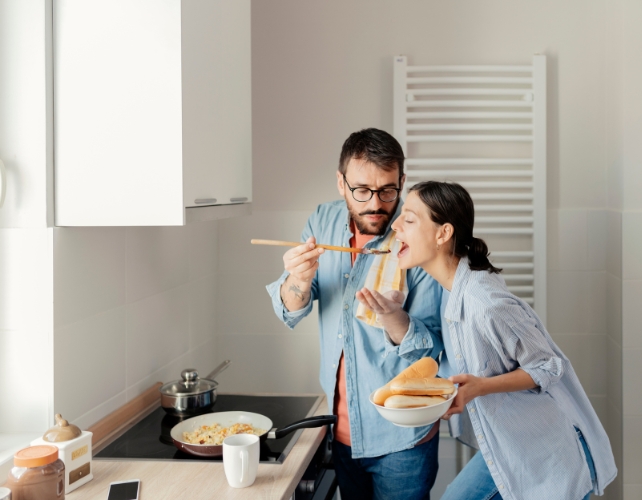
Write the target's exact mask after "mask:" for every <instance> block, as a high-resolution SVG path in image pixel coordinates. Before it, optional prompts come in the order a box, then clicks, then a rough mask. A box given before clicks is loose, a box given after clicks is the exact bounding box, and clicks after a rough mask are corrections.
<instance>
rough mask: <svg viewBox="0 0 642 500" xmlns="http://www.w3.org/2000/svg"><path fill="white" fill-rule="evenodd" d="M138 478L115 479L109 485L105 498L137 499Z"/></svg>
mask: <svg viewBox="0 0 642 500" xmlns="http://www.w3.org/2000/svg"><path fill="white" fill-rule="evenodd" d="M139 494H140V479H130V480H129V481H115V482H113V483H111V484H110V485H109V495H108V496H107V500H139Z"/></svg>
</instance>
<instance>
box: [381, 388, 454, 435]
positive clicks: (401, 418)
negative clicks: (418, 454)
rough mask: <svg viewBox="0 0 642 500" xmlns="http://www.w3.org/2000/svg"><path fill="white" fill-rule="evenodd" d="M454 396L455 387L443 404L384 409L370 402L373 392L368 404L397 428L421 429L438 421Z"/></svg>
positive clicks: (451, 402)
mask: <svg viewBox="0 0 642 500" xmlns="http://www.w3.org/2000/svg"><path fill="white" fill-rule="evenodd" d="M375 392H376V391H375ZM456 395H457V387H455V392H454V393H452V394H449V395H448V399H444V402H443V403H438V404H436V405H432V406H422V407H420V408H386V407H385V406H380V405H378V404H376V403H375V402H374V401H373V400H372V396H374V392H373V393H372V394H370V402H371V403H372V404H373V406H374V407H375V408H376V409H377V411H378V412H379V415H381V416H382V417H383V418H385V419H386V420H388V421H389V422H392V423H393V424H395V425H398V426H399V427H423V426H424V425H430V424H433V423H435V422H436V421H437V420H439V419H440V418H441V417H442V416H443V415H444V413H446V412H447V411H448V408H450V405H452V404H453V400H454V399H455V396H456Z"/></svg>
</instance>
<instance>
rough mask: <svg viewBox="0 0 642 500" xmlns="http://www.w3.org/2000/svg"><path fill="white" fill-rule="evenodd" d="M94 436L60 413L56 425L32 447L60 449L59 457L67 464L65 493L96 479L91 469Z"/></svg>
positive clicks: (57, 415) (35, 441) (32, 443)
mask: <svg viewBox="0 0 642 500" xmlns="http://www.w3.org/2000/svg"><path fill="white" fill-rule="evenodd" d="M92 436H93V434H92V433H91V432H88V431H81V430H80V428H79V427H78V426H76V425H74V424H70V423H69V422H67V421H66V420H65V419H64V418H62V415H60V413H58V414H56V425H54V426H53V427H52V428H51V429H49V430H48V431H47V432H45V434H44V435H43V436H42V437H41V438H38V439H36V440H34V441H32V442H31V445H32V446H34V445H45V444H47V445H53V446H55V447H56V448H58V457H59V458H60V460H62V461H63V463H64V464H65V493H70V492H72V491H74V490H75V489H76V488H78V487H79V486H82V485H83V484H85V483H86V482H88V481H91V480H92V479H93V477H94V475H93V473H92V468H91V438H92Z"/></svg>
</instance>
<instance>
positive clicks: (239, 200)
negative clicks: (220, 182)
mask: <svg viewBox="0 0 642 500" xmlns="http://www.w3.org/2000/svg"><path fill="white" fill-rule="evenodd" d="M230 201H231V202H232V203H243V202H246V201H247V196H244V197H242V198H230Z"/></svg>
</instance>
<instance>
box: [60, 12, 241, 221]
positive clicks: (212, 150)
mask: <svg viewBox="0 0 642 500" xmlns="http://www.w3.org/2000/svg"><path fill="white" fill-rule="evenodd" d="M54 155H55V156H54V168H55V219H56V225H58V226H157V225H182V224H184V223H185V222H186V221H190V220H206V219H215V218H221V217H225V216H230V215H233V214H235V213H247V212H248V211H249V206H250V205H249V204H250V202H251V201H252V132H251V47H250V0H182V1H181V0H55V2H54ZM233 204H234V205H233ZM237 204H241V205H237ZM195 207H199V208H195Z"/></svg>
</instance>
